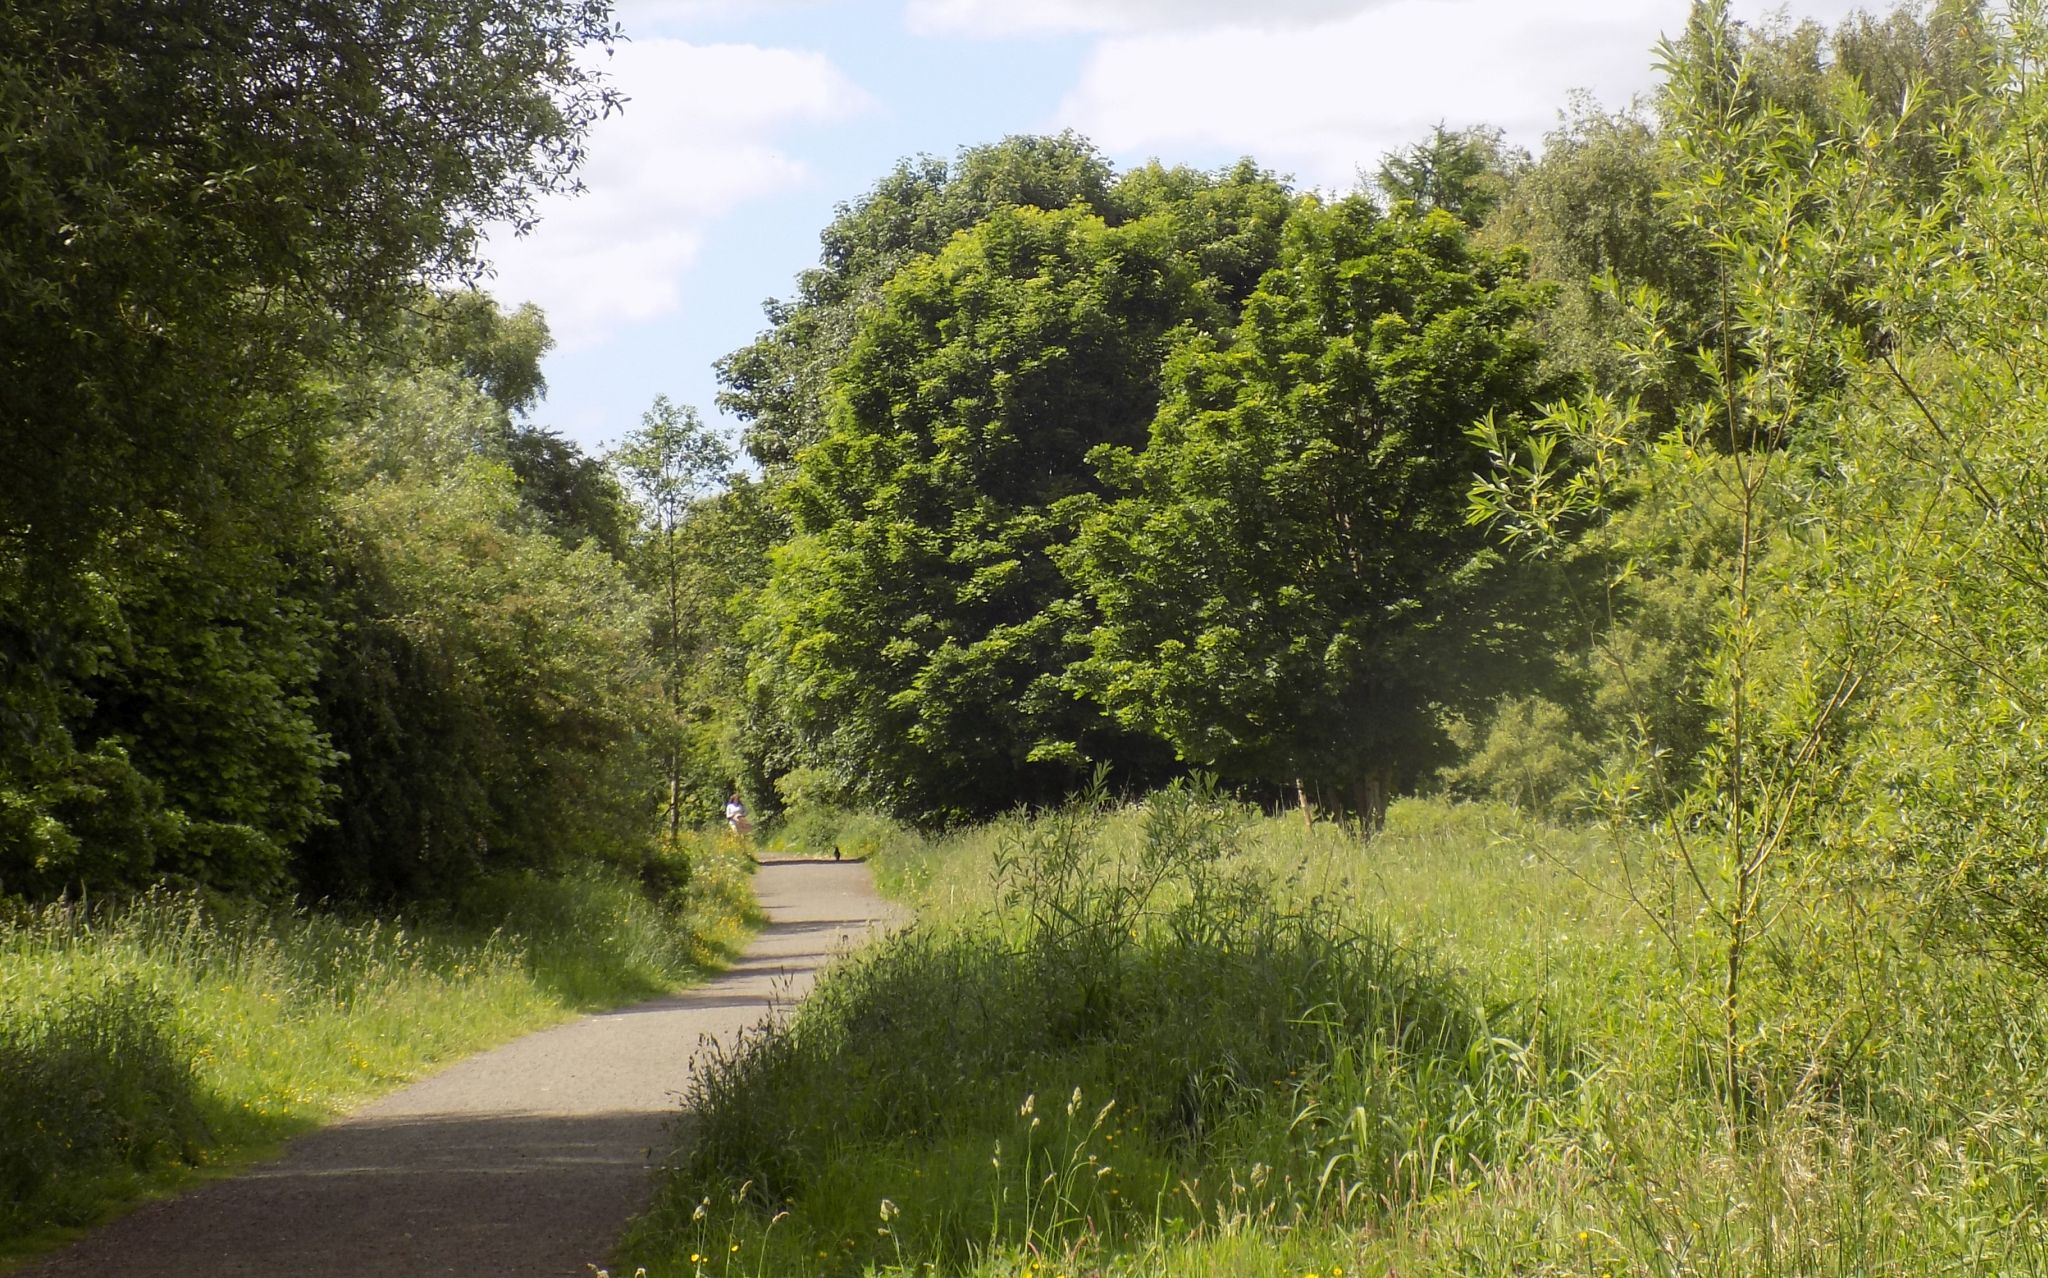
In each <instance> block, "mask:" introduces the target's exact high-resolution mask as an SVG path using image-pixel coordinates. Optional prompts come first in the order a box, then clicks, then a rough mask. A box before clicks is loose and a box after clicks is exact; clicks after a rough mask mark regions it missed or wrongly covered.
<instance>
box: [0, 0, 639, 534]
mask: <svg viewBox="0 0 2048 1278" xmlns="http://www.w3.org/2000/svg"><path fill="white" fill-rule="evenodd" d="M0 22H4V25H0V120H4V121H5V122H6V124H5V127H4V128H0V148H4V150H0V164H4V167H5V168H6V170H7V172H8V173H9V180H8V183H7V186H6V195H5V197H4V200H0V261H4V262H5V263H6V267H5V275H4V277H0V282H4V287H0V352H4V355H0V359H4V361H5V363H4V366H0V367H4V375H0V430H4V433H5V435H6V437H7V438H8V439H9V440H11V441H30V440H35V441H40V442H39V443H37V444H36V446H34V447H22V448H18V449H10V454H11V455H10V465H9V467H8V470H7V473H6V476H5V479H4V482H0V530H4V531H5V534H6V536H7V537H8V539H9V540H10V542H12V543H14V547H13V550H12V551H11V552H10V553H21V552H23V551H24V550H25V551H26V552H27V553H30V554H33V555H35V556H37V557H38V559H39V560H41V561H43V562H49V561H50V560H49V557H50V556H55V557H56V560H55V562H59V563H70V564H76V563H79V562H80V561H82V560H91V559H96V558H98V557H99V556H98V553H96V552H104V551H106V550H108V549H110V548H109V547H106V546H104V545H103V544H101V542H100V539H101V538H102V537H104V536H106V535H108V534H110V533H119V532H121V531H124V530H126V529H127V528H128V527H129V525H130V523H131V521H132V520H133V519H134V518H135V516H136V514H137V512H142V511H148V510H158V509H167V510H174V511H177V512H179V513H180V514H183V515H186V516H188V517H189V516H196V515H198V514H200V513H201V512H203V511H204V510H206V509H208V508H210V507H211V506H213V505H214V504H215V503H216V502H218V501H219V500H220V499H221V496H222V494H220V493H219V492H218V488H217V486H218V485H220V484H221V483H222V482H223V481H224V480H228V479H231V478H232V477H233V476H235V475H236V474H237V472H239V471H241V470H242V469H243V468H244V467H246V466H247V465H248V463H249V460H250V458H249V457H248V454H249V452H250V451H251V449H250V447H249V444H250V440H251V430H252V428H254V427H258V426H260V425H264V424H270V425H277V424H278V423H275V422H271V423H265V421H264V417H265V399H266V398H267V397H270V396H276V395H286V396H289V395H291V394H292V393H293V392H294V389H295V383H296V381H297V379H298V378H299V376H300V375H301V373H302V371H303V370H304V367H305V364H304V360H305V359H306V358H308V357H309V356H311V357H317V356H318V355H320V354H321V353H322V352H323V350H324V349H325V348H326V347H327V344H328V342H329V341H330V340H331V339H332V338H333V337H334V336H335V335H336V332H337V326H338V324H341V325H346V324H351V323H353V324H359V325H374V324H375V323H376V322H377V321H378V320H379V319H380V318H381V316H382V315H383V314H384V313H386V312H388V309H389V307H390V306H391V305H392V303H394V302H395V301H397V300H399V299H400V298H401V297H402V296H404V295H406V294H408V293H409V292H410V290H411V289H412V288H413V287H414V281H415V280H416V279H418V278H419V277H420V276H422V275H425V276H428V277H431V278H442V277H446V276H447V275H450V274H462V273H469V272H474V271H475V270H476V269H477V268H478V264H477V262H476V258H475V255H474V254H475V248H476V244H477V238H478V232H479V228H480V227H481V226H483V225H485V224H487V223H489V222H492V221H497V220H505V219H511V220H515V221H516V220H518V219H521V218H523V217H526V216H528V214H529V211H530V209H531V207H532V204H533V201H534V199H535V197H537V196H538V195H540V194H542V193H544V192H547V191H551V190H555V189H559V188H561V187H563V186H565V185H566V184H567V182H568V180H569V172H570V170H571V169H572V168H573V165H574V163H575V161H576V159H577V158H578V146H579V142H580V139H581V136H582V133H583V130H584V128H585V127H586V126H587V124H588V123H589V122H590V121H591V120H593V119H594V118H596V117H597V116H598V115H599V114H600V113H601V112H603V111H605V110H608V109H610V108H611V107H612V106H613V105H614V104H615V101H616V100H615V98H613V97H612V96H611V94H610V93H609V92H608V91H607V90H605V89H604V88H603V86H602V83H601V80H600V78H599V75H598V73H597V72H596V71H595V70H594V69H592V68H591V67H590V66H589V65H588V64H587V63H585V62H584V61H582V60H581V59H579V57H578V56H577V55H578V54H579V52H580V51H581V50H583V49H584V48H585V47H588V46H593V45H595V46H602V45H604V44H606V43H608V42H609V41H610V40H611V39H612V37H613V31H612V28H611V26H610V24H609V7H608V5H606V4H605V3H603V2H602V0H573V2H571V3H561V4H556V3H519V2H516V0H461V2H460V3H454V4H446V3H440V2H439V0H435V2H434V3H426V2H424V0H404V2H401V3H393V4H381V5H378V6H375V7H374V8H369V9H348V10H337V9H335V8H333V7H331V6H325V5H318V4H285V5H281V6H280V5H267V6H261V7H218V6H203V7H191V8H179V9H175V10H170V11H162V12H144V11H142V10H127V11H123V12H121V13H110V12H105V11H102V10H101V9H99V8H98V7H96V6H94V5H90V4H84V3H79V2H78V0H36V2H34V3H26V4H17V5H11V6H10V7H9V9H8V11H7V14H6V17H5V19H4V20H0ZM312 66H318V67H322V68H327V69H329V70H330V71H331V72H332V73H330V74H321V75H317V76H308V75H307V73H306V68H308V67H312ZM256 451H258V452H259V454H260V448H259V449H258V450H256Z"/></svg>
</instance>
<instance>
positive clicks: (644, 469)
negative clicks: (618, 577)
mask: <svg viewBox="0 0 2048 1278" xmlns="http://www.w3.org/2000/svg"><path fill="white" fill-rule="evenodd" d="M732 460H733V452H732V449H731V448H730V447H729V446H728V445H727V444H726V442H725V441H724V440H723V439H720V438H719V437H718V436H716V435H714V434H712V433H711V432H710V431H708V430H706V429H705V428H704V423H703V422H702V421H701V420H699V419H698V417H697V411H696V410H695V409H693V408H690V407H687V406H684V407H677V406H676V405H674V404H671V403H670V402H669V401H668V397H667V396H665V395H657V396H656V397H655V399H654V406H653V407H652V408H650V409H649V410H648V411H647V413H646V414H645V415H644V416H642V417H641V419H640V429H639V430H637V431H635V432H634V433H633V434H631V435H629V436H627V437H626V439H625V440H624V442H622V443H621V444H620V445H619V447H618V448H617V449H616V450H614V452H613V453H612V456H611V464H612V466H613V468H614V469H615V470H616V471H617V472H618V474H619V475H620V477H621V478H622V479H623V480H624V482H625V484H626V486H627V488H628V489H629V490H630V491H631V492H632V493H633V495H634V497H635V499H636V500H637V501H638V503H639V507H640V512H641V516H642V528H641V536H640V538H639V540H638V544H637V546H636V547H635V554H634V556H633V566H634V569H635V575H636V577H637V578H638V579H639V581H640V583H641V585H642V587H643V588H644V589H645V590H647V591H648V593H649V594H650V595H651V596H652V598H653V600H654V610H653V620H654V626H653V634H652V636H651V642H650V645H649V647H650V651H651V654H652V657H653V660H654V662H655V665H656V668H657V669H659V670H660V671H661V684H662V692H663V694H664V695H663V702H664V705H665V708H666V709H667V711H668V715H667V719H668V721H667V722H666V723H664V724H663V725H662V731H661V734H660V735H661V737H662V738H663V740H662V741H661V747H660V748H661V749H662V752H663V754H664V755H665V756H666V759H667V764H668V816H667V825H668V837H669V838H670V839H671V840H673V839H675V838H676V837H677V836H678V834H679V833H680V832H681V830H682V826H683V812H684V806H685V805H684V783H683V774H684V771H685V765H684V759H685V757H686V755H687V754H688V753H689V743H688V733H689V718H690V715H689V710H690V696H689V692H688V685H689V684H690V683H691V681H692V677H693V671H694V669H695V667H696V666H697V665H698V664H699V661H700V659H701V658H702V656H703V655H704V650H705V648H706V647H707V646H708V644H709V640H710V635H709V631H710V627H709V626H708V625H707V624H706V623H707V621H709V620H711V619H710V618H707V617H706V616H705V615H704V614H705V611H706V608H705V604H706V603H707V602H708V601H706V600H704V599H703V598H702V597H701V596H700V595H699V594H698V592H696V591H693V590H692V589H691V588H690V587H691V586H693V585H695V584H697V583H696V581H695V580H694V577H695V574H692V573H691V571H690V569H691V567H692V566H693V565H692V563H691V559H692V556H691V555H690V552H689V550H688V548H687V542H686V540H685V532H686V530H685V527H684V525H685V523H686V522H687V521H688V520H689V518H690V515H691V513H692V507H693V506H694V505H695V504H696V503H697V502H698V501H699V500H700V499H701V498H702V497H703V496H704V495H705V494H706V493H707V492H708V491H709V490H710V489H711V488H712V487H713V486H714V485H716V484H717V483H718V482H719V481H721V480H723V479H724V478H725V477H726V468H727V467H729V466H730V465H732Z"/></svg>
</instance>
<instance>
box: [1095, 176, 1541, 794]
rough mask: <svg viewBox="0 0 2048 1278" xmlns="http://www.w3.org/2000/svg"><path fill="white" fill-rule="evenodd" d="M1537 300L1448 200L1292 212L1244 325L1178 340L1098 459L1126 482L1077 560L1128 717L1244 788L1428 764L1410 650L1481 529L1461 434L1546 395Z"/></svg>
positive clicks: (1424, 667) (1104, 657)
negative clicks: (1386, 212)
mask: <svg viewBox="0 0 2048 1278" xmlns="http://www.w3.org/2000/svg"><path fill="white" fill-rule="evenodd" d="M1533 299H1534V294H1533V293H1532V292H1531V291H1530V290H1529V289H1528V288H1527V286H1526V285H1523V284H1521V283H1520V282H1519V281H1517V280H1516V279H1515V278H1514V277H1513V272H1512V270H1511V268H1510V267H1509V266H1508V265H1507V264H1506V263H1504V262H1502V261H1500V260H1497V259H1494V258H1492V257H1490V256H1488V255H1485V254H1483V253H1479V252H1477V251H1475V250H1473V249H1471V248H1470V247H1469V246H1468V245H1467V243H1466V241H1465V237H1464V235H1463V233H1462V231H1461V230H1460V228H1459V227H1458V226H1457V224H1456V223H1455V222H1454V221H1452V220H1451V219H1450V218H1449V217H1447V216H1445V215H1443V214H1434V215H1426V216H1418V215H1412V214H1409V215H1400V216H1396V217H1394V218H1391V219H1382V218H1380V217H1379V216H1378V215H1377V214H1376V213H1375V212H1374V210H1373V209H1372V208H1371V206H1370V205H1368V204H1366V203H1364V202H1363V201H1360V200H1351V201H1345V202H1341V203H1339V204H1336V205H1333V206H1330V207H1327V208H1325V207H1322V206H1319V205H1317V204H1315V203H1313V202H1304V203H1303V204H1302V205H1301V206H1300V207H1298V208H1297V209H1296V211H1295V213H1294V216H1293V218H1292V219H1291V221H1290V222H1289V224H1288V227H1287V232H1286V243H1285V248H1284V249H1283V253H1282V257H1281V261H1280V264H1279V268H1278V269H1277V270H1276V271H1274V272H1273V273H1272V274H1270V275H1268V277H1267V279H1266V281H1265V283H1264V284H1262V285H1261V286H1260V288H1259V289H1258V290H1257V291H1256V292H1254V293H1253V294H1252V295H1251V297H1250V298H1249V299H1248V300H1247V302H1246V305H1245V311H1244V320H1243V322H1242V324H1240V325H1239V327H1238V328H1237V329H1236V330H1235V332H1234V333H1233V334H1231V336H1230V338H1229V340H1228V341H1227V342H1218V341H1215V340H1211V339H1206V338H1201V337H1192V338H1190V339H1188V340H1187V341H1186V342H1184V343H1183V344H1182V345H1180V346H1179V348H1178V349H1177V350H1176V351H1175V352H1174V353H1173V354H1172V355H1171V356H1169V358H1168V361H1167V373H1166V378H1167V387H1166V395H1165V399H1164V401H1163V403H1162V404H1161V407H1160V412H1159V416H1158V418H1157V420H1156V421H1155V423H1154V425H1153V429H1152V438H1151V441H1150V444H1149V446H1148V447H1146V448H1145V449H1144V451H1143V452H1141V453H1140V452H1132V453H1129V454H1116V453H1105V454H1101V455H1099V456H1100V457H1101V461H1102V464H1103V467H1104V471H1105V473H1108V474H1115V475H1117V476H1118V477H1119V479H1120V481H1121V483H1122V485H1123V486H1124V487H1125V488H1126V489H1127V495H1125V496H1123V497H1121V498H1120V499H1118V500H1116V501H1114V502H1112V503H1110V504H1109V505H1107V506H1105V507H1104V509H1103V510H1102V511H1101V512H1100V513H1099V514H1096V515H1093V516H1091V517H1090V518H1089V519H1088V520H1087V521H1086V523H1085V525H1084V527H1083V529H1082V532H1081V534H1080V536H1079V538H1078V539H1077V541H1076V542H1075V545H1074V547H1073V548H1072V549H1071V550H1070V551H1069V552H1067V555H1066V558H1065V563H1066V565H1067V568H1068V571H1069V573H1070V574H1071V575H1072V576H1073V578H1074V580H1075V581H1076V582H1077V583H1078V584H1079V585H1080V586H1081V587H1082V588H1083V589H1084V590H1086V591H1087V592H1088V594H1089V595H1090V597H1091V598H1092V599H1093V600H1094V601H1095V603H1096V605H1097V606H1098V608H1099V609H1100V610H1101V613H1102V618H1103V621H1102V624H1101V626H1100V627H1098V628H1097V629H1096V630H1095V632H1094V633H1093V635H1092V636H1091V643H1092V648H1093V655H1092V656H1091V658H1090V659H1089V660H1088V661H1087V662H1086V663H1085V664H1084V666H1083V667H1082V669H1083V671H1084V674H1083V678H1084V679H1085V680H1087V681H1088V682H1089V683H1090V685H1091V686H1093V687H1095V688H1096V689H1098V691H1099V694H1100V695H1101V696H1103V697H1104V698H1105V700H1106V702H1107V704H1108V705H1109V706H1110V707H1111V708H1112V709H1113V711H1114V712H1115V713H1116V714H1117V715H1118V717H1119V719H1120V721H1122V722H1124V723H1125V724H1126V725H1128V726H1131V727H1135V728H1142V729H1143V730H1145V731H1148V732H1153V733H1157V734H1158V735H1160V736H1161V737H1162V738H1164V739H1165V740H1167V741H1168V742H1170V743H1171V744H1172V745H1173V747H1174V748H1175V750H1176V751H1177V753H1178V754H1179V755H1180V757H1181V758H1183V759H1185V760H1188V761H1190V762H1193V763H1197V764H1200V765H1202V766H1214V767H1218V768H1220V769H1222V770H1223V771H1224V772H1225V774H1226V775H1230V776H1233V777H1238V778H1243V779H1247V780H1251V779H1257V780H1265V781H1273V780H1289V779H1292V778H1295V777H1299V776H1303V775H1310V776H1318V777H1325V776H1327V777H1332V778H1336V779H1341V780H1344V781H1347V782H1348V781H1350V780H1353V779H1355V778H1358V777H1360V776H1362V775H1364V774H1365V773H1366V772H1368V771H1374V770H1377V769H1380V768H1384V767H1387V766H1389V765H1390V764H1391V763H1392V761H1393V759H1394V758H1395V757H1396V754H1397V752H1398V753H1399V754H1400V755H1402V756H1404V757H1405V760H1406V766H1409V767H1412V766H1414V764H1415V763H1417V762H1419V761H1420V759H1421V758H1422V757H1424V755H1423V754H1422V752H1425V751H1427V750H1428V749H1429V748H1430V744H1431V742H1432V741H1433V738H1434V732H1435V726H1434V714H1433V711H1432V709H1431V705H1432V702H1433V700H1434V699H1435V697H1436V696H1438V695H1441V694H1438V693H1433V692H1432V691H1431V684H1432V679H1433V676H1432V675H1431V673H1430V672H1429V668H1428V663H1427V662H1424V661H1420V660H1418V659H1417V656H1418V650H1417V648H1416V647H1415V646H1414V645H1415V644H1416V643H1417V642H1418V641H1419V639H1420V636H1421V635H1423V634H1424V633H1427V631H1428V628H1429V617H1430V615H1431V613H1432V611H1433V610H1434V609H1435V608H1436V607H1437V606H1438V605H1439V604H1440V602H1441V598H1440V594H1439V592H1440V590H1441V587H1442V586H1443V584H1444V583H1445V582H1446V581H1447V580H1448V578H1449V576H1450V574H1451V573H1452V572H1454V571H1455V569H1456V567H1457V566H1458V565H1459V564H1460V563H1461V562H1462V561H1463V559H1464V557H1465V556H1467V555H1469V554H1470V553H1471V552H1472V551H1473V550H1475V549H1476V548H1477V546H1478V545H1479V539H1478V538H1477V537H1476V536H1475V535H1474V534H1473V533H1472V531H1471V530H1470V529H1468V528H1467V526H1466V525H1465V523H1464V521H1463V519H1462V517H1461V514H1460V508H1461V507H1462V505H1463V501H1464V491H1465V487H1466V482H1467V477H1468V476H1469V475H1470V473H1471V471H1472V470H1473V469H1474V468H1475V467H1476V466H1477V465H1478V464H1479V455H1478V454H1477V453H1476V452H1475V451H1474V450H1473V448H1472V447H1471V445H1470V443H1469V442H1468V441H1467V439H1466V428H1467V427H1468V425H1469V424H1470V423H1471V422H1472V421H1473V420H1474V419H1476V418H1479V417H1481V416H1482V415H1484V414H1486V413H1488V412H1490V411H1493V410H1496V409H1498V410H1499V411H1501V412H1504V413H1509V414H1514V413H1520V412H1524V411H1526V410H1527V408H1528V406H1529V404H1530V402H1531V396H1532V394H1533V391H1534V386H1535V370H1534V354H1535V352H1534V349H1533V347H1532V346H1531V345H1530V343H1529V342H1528V340H1527V338H1526V336H1525V335H1524V333H1523V330H1522V324H1523V320H1524V318H1525V316H1526V315H1527V314H1528V312H1529V309H1530V307H1531V305H1532V302H1533ZM1438 641H1439V642H1441V637H1440V638H1439V640H1438Z"/></svg>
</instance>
